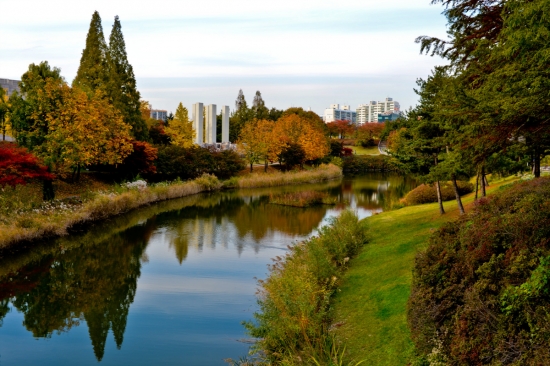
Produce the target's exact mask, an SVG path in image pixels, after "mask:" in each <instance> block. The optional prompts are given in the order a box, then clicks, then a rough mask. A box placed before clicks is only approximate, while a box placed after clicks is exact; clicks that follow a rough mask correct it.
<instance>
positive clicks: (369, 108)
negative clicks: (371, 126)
mask: <svg viewBox="0 0 550 366" xmlns="http://www.w3.org/2000/svg"><path fill="white" fill-rule="evenodd" d="M385 112H395V113H399V112H400V106H399V102H396V101H395V100H393V98H386V100H384V101H379V102H376V101H371V102H369V103H368V104H360V105H359V107H358V108H357V123H358V124H361V125H362V124H363V123H377V122H378V115H379V114H381V113H385Z"/></svg>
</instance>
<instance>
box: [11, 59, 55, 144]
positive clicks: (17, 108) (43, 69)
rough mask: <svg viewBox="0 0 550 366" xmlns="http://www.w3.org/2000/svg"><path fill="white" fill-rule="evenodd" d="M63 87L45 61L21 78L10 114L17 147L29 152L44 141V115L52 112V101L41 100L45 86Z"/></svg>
mask: <svg viewBox="0 0 550 366" xmlns="http://www.w3.org/2000/svg"><path fill="white" fill-rule="evenodd" d="M48 80H51V81H52V82H57V83H64V82H65V81H64V79H63V78H62V77H61V71H60V70H59V69H58V68H56V67H54V68H51V67H50V65H49V64H48V62H47V61H43V62H41V63H40V64H39V65H35V64H30V65H29V69H28V70H27V72H25V73H24V74H23V75H22V76H21V83H20V92H21V95H19V94H17V93H14V94H13V95H12V96H11V98H10V99H11V103H12V111H11V113H10V118H11V124H12V129H13V130H14V131H15V135H16V136H15V137H16V139H17V143H18V144H19V145H20V146H23V147H26V148H28V149H29V150H30V151H32V150H33V148H34V147H36V146H39V145H40V144H42V143H43V142H44V141H45V137H46V135H47V134H48V132H49V127H48V121H47V119H46V113H47V112H48V111H49V110H50V109H51V108H52V101H47V100H45V98H44V95H43V94H44V92H45V86H46V82H47V81H48Z"/></svg>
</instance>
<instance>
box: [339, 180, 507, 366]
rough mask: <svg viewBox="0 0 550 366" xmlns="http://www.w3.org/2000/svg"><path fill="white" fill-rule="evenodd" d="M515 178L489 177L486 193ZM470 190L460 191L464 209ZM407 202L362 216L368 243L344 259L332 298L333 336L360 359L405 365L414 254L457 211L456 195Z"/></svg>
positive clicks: (469, 200)
mask: <svg viewBox="0 0 550 366" xmlns="http://www.w3.org/2000/svg"><path fill="white" fill-rule="evenodd" d="M515 180H517V178H515V177H514V178H507V179H502V180H499V181H494V182H491V185H490V186H489V188H488V194H492V193H493V192H495V191H496V190H498V189H499V188H500V187H501V186H503V185H506V184H509V183H511V182H513V181H515ZM473 201H474V194H469V195H466V196H464V197H463V202H464V204H465V206H466V210H468V209H469V208H471V206H472V205H473ZM444 205H445V210H446V211H447V213H446V214H445V215H443V216H440V215H439V213H438V208H437V204H436V203H435V204H424V205H418V206H409V207H405V208H402V209H399V210H395V211H388V212H383V213H381V214H378V215H374V216H372V217H369V218H368V219H366V221H367V224H368V227H369V228H370V240H369V244H368V245H367V246H365V247H363V249H362V250H361V251H360V253H359V254H358V255H357V257H356V258H355V259H352V261H351V262H350V268H349V270H348V271H347V272H346V274H345V275H344V278H343V280H342V286H341V288H340V289H341V291H340V292H338V293H337V294H336V296H335V298H334V309H335V313H334V323H333V324H334V326H333V327H334V328H335V329H336V330H335V334H336V337H337V339H338V341H339V342H340V343H341V344H345V345H346V353H347V357H348V358H349V359H355V360H365V362H364V363H365V364H366V365H392V366H395V365H407V364H408V362H409V361H410V360H411V358H412V356H413V352H414V346H413V343H412V341H411V338H410V332H409V328H408V326H407V313H406V305H407V300H408V298H409V295H410V288H411V281H412V269H413V266H414V258H415V256H416V253H418V251H420V250H423V249H424V248H425V247H426V245H427V240H428V238H429V236H430V235H431V233H432V232H433V231H434V230H436V229H438V228H439V227H440V226H441V225H443V224H444V223H445V222H447V221H450V220H454V219H455V218H457V217H458V215H459V213H458V209H457V204H456V201H448V202H445V204H444Z"/></svg>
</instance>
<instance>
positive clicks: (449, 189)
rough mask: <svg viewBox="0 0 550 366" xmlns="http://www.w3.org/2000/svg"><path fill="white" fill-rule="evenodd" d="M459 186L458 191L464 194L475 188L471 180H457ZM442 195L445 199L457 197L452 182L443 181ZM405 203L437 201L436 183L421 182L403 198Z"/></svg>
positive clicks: (416, 203)
mask: <svg viewBox="0 0 550 366" xmlns="http://www.w3.org/2000/svg"><path fill="white" fill-rule="evenodd" d="M456 183H457V184H456V185H457V186H458V193H459V194H460V195H461V196H463V195H465V194H468V193H471V192H472V191H473V190H474V185H473V184H472V183H470V182H462V181H457V182H456ZM441 197H442V198H443V201H449V200H454V199H455V198H456V196H455V191H454V188H453V183H452V182H441ZM402 202H403V204H405V205H407V206H410V205H421V204H423V203H432V202H437V192H436V191H435V186H434V185H429V184H421V185H419V186H418V187H416V188H415V189H413V190H412V191H410V192H409V193H407V195H406V196H405V197H404V198H403V199H402Z"/></svg>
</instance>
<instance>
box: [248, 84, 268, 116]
mask: <svg viewBox="0 0 550 366" xmlns="http://www.w3.org/2000/svg"><path fill="white" fill-rule="evenodd" d="M252 112H253V114H254V118H256V119H267V118H268V117H269V109H267V107H266V106H265V102H264V100H263V98H262V93H260V91H259V90H258V91H256V95H255V96H254V101H253V102H252Z"/></svg>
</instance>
